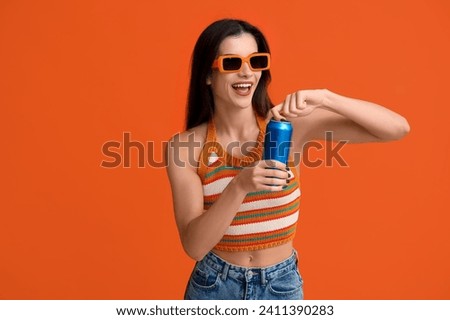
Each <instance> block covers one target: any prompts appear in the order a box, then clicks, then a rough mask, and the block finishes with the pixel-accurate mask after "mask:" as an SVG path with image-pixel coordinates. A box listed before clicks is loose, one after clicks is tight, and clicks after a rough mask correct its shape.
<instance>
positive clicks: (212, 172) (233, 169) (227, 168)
mask: <svg viewBox="0 0 450 320" xmlns="http://www.w3.org/2000/svg"><path fill="white" fill-rule="evenodd" d="M224 170H230V171H240V170H242V168H240V167H231V166H230V167H227V166H221V167H218V168H216V169H214V170H213V171H211V172H208V173H206V174H205V180H206V179H208V178H210V177H212V176H214V175H215V174H217V173H219V172H221V171H224Z"/></svg>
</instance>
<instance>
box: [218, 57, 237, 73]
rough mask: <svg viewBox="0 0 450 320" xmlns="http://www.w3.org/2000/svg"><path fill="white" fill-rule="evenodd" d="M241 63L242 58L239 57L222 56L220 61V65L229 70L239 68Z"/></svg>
mask: <svg viewBox="0 0 450 320" xmlns="http://www.w3.org/2000/svg"><path fill="white" fill-rule="evenodd" d="M241 65H242V59H241V58H236V57H232V58H224V59H223V61H222V66H223V69H224V70H227V71H231V70H239V69H240V68H241Z"/></svg>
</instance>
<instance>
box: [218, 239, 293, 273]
mask: <svg viewBox="0 0 450 320" xmlns="http://www.w3.org/2000/svg"><path fill="white" fill-rule="evenodd" d="M292 250H293V247H292V241H290V242H287V243H285V244H282V245H280V246H276V247H272V248H267V249H262V250H255V251H242V252H239V251H219V250H213V252H214V254H216V255H218V256H219V257H221V258H222V259H223V260H225V261H227V262H228V263H230V264H234V265H238V266H242V267H267V266H271V265H274V264H277V263H279V262H281V261H283V260H285V259H287V258H289V257H290V256H291V254H292Z"/></svg>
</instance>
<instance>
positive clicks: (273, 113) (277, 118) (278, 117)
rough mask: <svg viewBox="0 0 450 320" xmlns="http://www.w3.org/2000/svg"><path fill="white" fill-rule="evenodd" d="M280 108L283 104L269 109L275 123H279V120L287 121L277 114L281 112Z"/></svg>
mask: <svg viewBox="0 0 450 320" xmlns="http://www.w3.org/2000/svg"><path fill="white" fill-rule="evenodd" d="M282 107H283V103H280V104H278V105H276V106H274V107H273V108H272V109H270V111H271V112H272V115H273V118H274V119H275V120H277V121H280V120H281V119H284V120H287V119H286V118H285V117H283V116H282V115H281V114H280V112H279V110H281V108H282Z"/></svg>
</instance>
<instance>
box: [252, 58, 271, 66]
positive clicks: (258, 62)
mask: <svg viewBox="0 0 450 320" xmlns="http://www.w3.org/2000/svg"><path fill="white" fill-rule="evenodd" d="M250 64H251V65H252V68H253V69H264V68H267V66H268V65H269V57H267V56H256V57H251V58H250Z"/></svg>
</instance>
